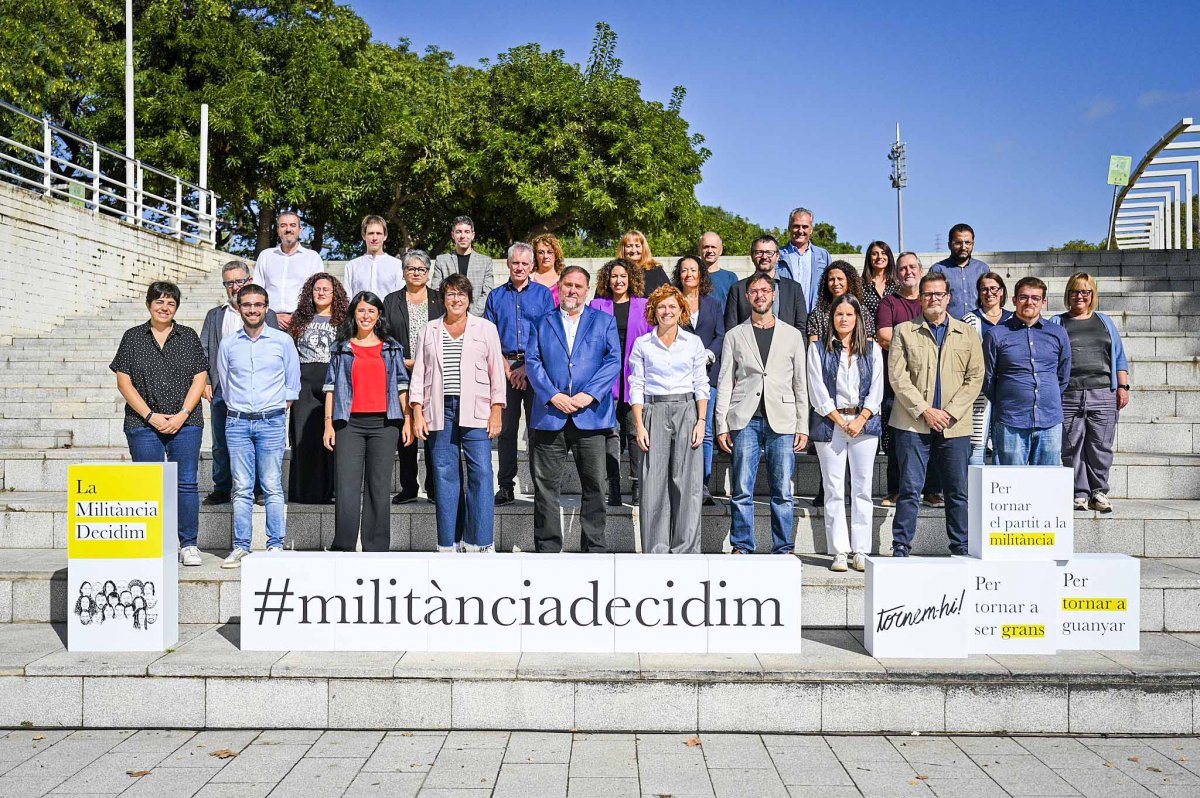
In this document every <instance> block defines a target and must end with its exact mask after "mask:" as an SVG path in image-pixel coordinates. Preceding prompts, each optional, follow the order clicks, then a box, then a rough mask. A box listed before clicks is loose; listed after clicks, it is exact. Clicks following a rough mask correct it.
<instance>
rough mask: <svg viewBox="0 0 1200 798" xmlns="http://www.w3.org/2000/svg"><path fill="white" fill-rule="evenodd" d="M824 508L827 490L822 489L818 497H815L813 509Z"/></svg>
mask: <svg viewBox="0 0 1200 798" xmlns="http://www.w3.org/2000/svg"><path fill="white" fill-rule="evenodd" d="M824 506H825V488H821V489H820V490H818V491H817V495H816V496H813V507H824Z"/></svg>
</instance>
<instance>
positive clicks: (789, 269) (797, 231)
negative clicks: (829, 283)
mask: <svg viewBox="0 0 1200 798" xmlns="http://www.w3.org/2000/svg"><path fill="white" fill-rule="evenodd" d="M812 232H813V213H812V211H810V210H809V209H808V208H796V209H795V210H793V211H792V212H791V214H789V215H788V235H790V236H791V239H792V240H791V241H789V242H788V245H787V246H786V247H784V248H783V249H781V250H779V266H778V267H777V268H778V271H779V276H780V277H790V278H792V279H793V280H795V281H796V282H798V283H800V287H801V288H803V289H804V299H805V301H807V303H808V312H809V313H811V312H812V309H813V308H815V307H816V306H817V300H818V299H819V298H820V296H821V275H823V274H824V273H825V267H826V266H828V265H829V250H827V249H825V248H824V247H818V246H817V245H816V244H814V243H812ZM800 329H801V330H803V329H804V328H803V327H801V328H800Z"/></svg>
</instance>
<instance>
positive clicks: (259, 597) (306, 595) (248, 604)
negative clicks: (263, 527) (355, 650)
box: [241, 551, 353, 651]
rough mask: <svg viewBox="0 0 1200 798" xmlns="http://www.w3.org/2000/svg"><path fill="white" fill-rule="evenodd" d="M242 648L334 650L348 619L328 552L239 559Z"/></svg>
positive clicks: (334, 564)
mask: <svg viewBox="0 0 1200 798" xmlns="http://www.w3.org/2000/svg"><path fill="white" fill-rule="evenodd" d="M241 572H242V586H241V597H242V603H241V608H242V618H241V620H242V623H241V632H242V641H241V643H242V648H243V649H244V650H247V651H334V650H336V648H337V646H336V638H337V630H338V629H339V628H341V627H342V625H343V624H344V623H348V622H349V621H350V620H352V618H353V616H352V615H351V614H350V612H351V607H350V606H349V605H348V604H347V603H346V597H345V596H343V595H341V594H340V593H339V592H338V589H337V555H336V554H334V553H333V552H331V551H287V552H265V551H259V552H254V553H253V554H250V555H249V556H247V557H243V558H242V567H241Z"/></svg>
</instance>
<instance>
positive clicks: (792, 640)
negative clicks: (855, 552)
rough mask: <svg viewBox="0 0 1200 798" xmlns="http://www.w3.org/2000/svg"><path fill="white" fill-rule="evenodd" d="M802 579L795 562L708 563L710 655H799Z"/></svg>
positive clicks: (774, 559)
mask: <svg viewBox="0 0 1200 798" xmlns="http://www.w3.org/2000/svg"><path fill="white" fill-rule="evenodd" d="M802 573H803V568H802V567H801V564H800V561H799V560H797V559H796V558H795V557H788V556H782V555H770V556H762V557H719V558H717V557H714V558H710V559H709V561H708V583H709V586H708V592H709V595H710V596H711V598H710V599H709V601H708V602H707V604H708V606H709V608H710V609H709V616H710V626H709V628H708V650H709V653H713V654H742V653H745V652H748V651H753V652H756V653H760V654H799V653H800V645H801V642H802V637H803V635H801V633H800V592H801V591H800V587H801V584H800V583H801V579H800V577H801V574H802ZM730 596H733V597H734V598H730Z"/></svg>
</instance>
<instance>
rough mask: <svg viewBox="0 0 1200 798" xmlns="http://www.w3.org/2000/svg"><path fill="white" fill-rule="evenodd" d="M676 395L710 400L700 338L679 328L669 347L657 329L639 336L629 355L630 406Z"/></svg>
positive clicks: (705, 356) (705, 357)
mask: <svg viewBox="0 0 1200 798" xmlns="http://www.w3.org/2000/svg"><path fill="white" fill-rule="evenodd" d="M677 393H690V394H692V395H693V396H695V397H696V398H697V399H708V398H709V393H708V353H707V352H706V351H705V349H704V344H703V343H701V342H700V336H698V335H695V334H694V333H690V332H688V331H687V330H684V329H680V330H679V334H678V336H677V337H676V338H675V343H673V344H671V345H670V346H669V347H668V346H667V345H666V344H665V343H663V340H662V339H661V338H659V337H658V332H657V331H656V330H651V331H650V332H648V333H646V334H645V335H641V336H638V339H637V340H636V341H634V342H633V351H631V352H630V353H629V404H631V405H642V404H645V403H646V397H647V396H668V395H670V394H677Z"/></svg>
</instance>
